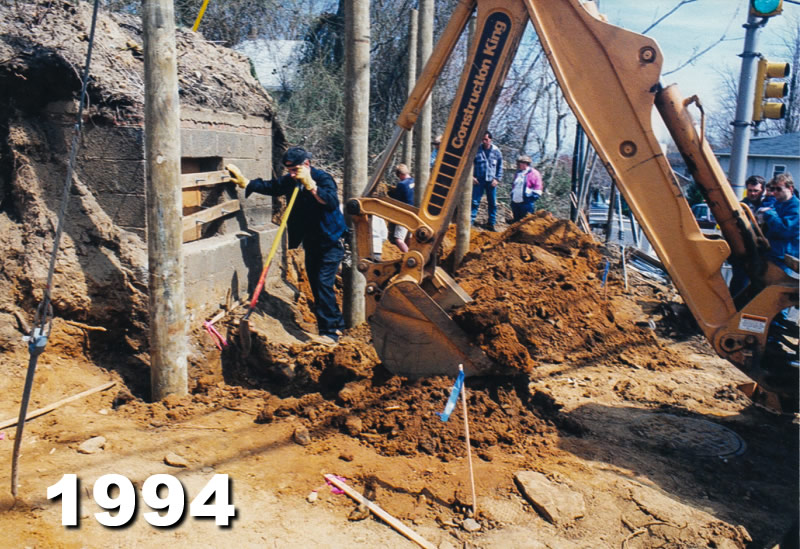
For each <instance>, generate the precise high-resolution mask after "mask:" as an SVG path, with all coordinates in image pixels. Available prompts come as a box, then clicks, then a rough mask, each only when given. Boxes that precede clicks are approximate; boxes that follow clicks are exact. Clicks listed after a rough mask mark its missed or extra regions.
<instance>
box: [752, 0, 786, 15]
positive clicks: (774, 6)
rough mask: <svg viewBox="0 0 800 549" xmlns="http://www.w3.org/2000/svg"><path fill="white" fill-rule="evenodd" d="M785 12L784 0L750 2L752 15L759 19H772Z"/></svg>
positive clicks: (754, 0)
mask: <svg viewBox="0 0 800 549" xmlns="http://www.w3.org/2000/svg"><path fill="white" fill-rule="evenodd" d="M782 11H783V0H750V14H751V15H755V16H757V17H772V16H773V15H779V14H780V13H781V12H782Z"/></svg>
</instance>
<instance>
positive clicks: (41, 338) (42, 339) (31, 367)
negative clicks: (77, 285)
mask: <svg viewBox="0 0 800 549" xmlns="http://www.w3.org/2000/svg"><path fill="white" fill-rule="evenodd" d="M99 5H100V0H94V9H93V11H92V30H91V32H90V33H89V46H88V51H87V52H86V66H85V68H84V70H83V85H82V86H81V96H80V102H79V104H78V117H77V121H76V122H75V127H74V129H73V132H72V144H71V148H70V154H69V164H68V165H67V179H66V181H65V182H64V192H63V193H62V195H61V210H60V211H59V213H58V228H57V229H56V235H55V238H54V239H53V253H52V254H51V255H50V269H49V270H48V271H47V284H46V285H45V289H44V299H43V300H42V303H41V304H40V305H39V308H38V309H37V311H36V323H35V325H34V328H33V332H31V334H30V336H29V337H30V339H29V340H28V352H29V353H30V360H29V361H28V373H27V375H26V376H25V388H24V389H23V391H22V401H21V402H20V406H19V421H18V422H17V434H16V436H15V437H14V454H13V456H12V459H11V495H13V496H14V497H16V496H17V475H18V473H19V471H18V467H17V465H18V461H19V449H20V445H21V444H22V432H23V429H24V427H25V416H26V415H27V413H28V402H29V401H30V397H31V388H32V387H33V377H34V374H35V373H36V363H37V361H38V360H39V355H41V354H42V353H43V352H44V349H45V347H46V346H47V338H48V337H49V336H50V329H51V328H52V320H53V310H52V306H51V295H50V293H51V290H52V286H53V274H54V273H55V269H56V256H57V254H58V247H59V244H60V243H61V235H62V233H63V232H64V217H65V215H66V213H67V204H68V203H69V191H70V189H71V188H72V171H73V168H74V166H75V157H76V155H77V154H78V143H79V142H78V140H79V138H80V135H81V128H82V127H83V106H84V104H85V103H86V87H87V85H88V83H89V65H90V64H91V61H92V47H93V46H94V30H95V26H96V23H97V10H98V6H99Z"/></svg>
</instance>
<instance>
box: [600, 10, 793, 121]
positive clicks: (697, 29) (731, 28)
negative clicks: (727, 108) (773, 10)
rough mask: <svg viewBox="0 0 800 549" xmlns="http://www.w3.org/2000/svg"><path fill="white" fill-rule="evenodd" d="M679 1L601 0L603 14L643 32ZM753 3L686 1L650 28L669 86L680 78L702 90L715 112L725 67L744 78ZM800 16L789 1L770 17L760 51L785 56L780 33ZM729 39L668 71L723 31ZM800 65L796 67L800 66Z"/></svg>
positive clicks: (684, 89) (688, 88)
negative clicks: (746, 37)
mask: <svg viewBox="0 0 800 549" xmlns="http://www.w3.org/2000/svg"><path fill="white" fill-rule="evenodd" d="M678 3H679V0H638V1H636V0H599V7H600V11H601V13H604V14H605V15H606V16H607V17H608V21H609V23H612V24H614V25H617V26H620V27H624V28H626V29H629V30H632V31H635V32H642V31H643V30H645V29H646V28H647V27H648V26H650V24H651V23H653V22H655V21H656V20H657V19H658V18H659V17H661V16H662V15H664V14H665V13H667V12H668V11H669V10H670V9H672V8H673V7H674V6H676V5H677V4H678ZM748 6H749V2H748V1H747V0H695V1H694V2H691V3H688V4H685V5H683V6H681V7H680V8H679V9H678V10H677V11H676V12H675V13H673V14H672V15H670V16H669V17H668V18H667V19H665V20H664V21H662V22H661V23H659V24H658V25H657V26H656V27H655V28H653V29H652V30H651V31H649V32H648V33H647V36H649V37H651V38H654V39H655V40H656V42H658V45H659V47H660V48H661V51H662V53H663V55H664V64H663V66H662V79H661V82H662V84H664V85H668V84H672V83H677V84H678V88H679V89H680V91H681V94H682V95H683V96H684V97H688V96H691V95H694V94H697V95H698V96H699V97H700V99H701V100H702V101H703V104H704V105H706V107H707V110H711V111H713V109H714V107H715V106H716V104H717V103H716V99H715V96H716V89H717V87H718V86H719V85H720V82H721V80H722V78H721V76H720V74H719V73H720V71H722V70H725V69H733V71H734V74H735V75H736V81H737V82H738V80H739V71H740V68H741V58H740V57H739V54H741V53H742V49H743V47H744V34H745V29H744V28H743V27H742V25H743V24H744V23H746V22H747V15H748ZM798 18H800V5H798V4H790V3H787V2H786V1H785V0H784V3H783V13H782V14H781V15H777V16H774V17H771V18H769V21H768V22H767V25H766V26H765V27H763V28H762V29H761V30H760V32H759V34H758V51H759V52H761V53H762V54H764V55H765V56H766V57H767V58H768V59H770V60H771V61H772V60H774V61H790V59H781V58H779V56H778V52H780V51H781V42H780V37H779V35H780V34H781V33H784V34H785V33H786V32H787V31H788V30H789V28H790V27H791V26H792V25H793V24H795V22H796V21H797V19H798ZM723 35H725V37H726V39H725V40H724V41H723V42H721V43H719V44H717V45H716V46H715V47H714V48H713V49H711V50H710V51H709V52H707V53H705V54H704V55H703V56H701V57H700V58H699V59H698V60H697V61H696V62H695V63H694V64H692V65H689V66H687V67H685V68H682V69H680V70H678V71H677V72H674V73H672V74H668V75H666V76H663V74H664V73H666V72H668V71H671V70H673V69H675V68H677V67H678V66H679V65H681V64H683V63H684V62H686V61H687V60H688V59H689V58H691V57H692V55H693V53H694V52H695V51H701V50H703V49H705V48H706V47H708V46H709V45H711V44H713V43H714V42H716V41H717V40H719V38H720V37H721V36H723ZM798 69H800V67H792V70H798Z"/></svg>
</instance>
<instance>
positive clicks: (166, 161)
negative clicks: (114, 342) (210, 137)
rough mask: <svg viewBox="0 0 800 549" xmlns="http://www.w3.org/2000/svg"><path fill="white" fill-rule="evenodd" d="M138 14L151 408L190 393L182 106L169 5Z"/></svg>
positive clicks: (148, 1)
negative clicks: (141, 31)
mask: <svg viewBox="0 0 800 549" xmlns="http://www.w3.org/2000/svg"><path fill="white" fill-rule="evenodd" d="M142 8H143V10H142V25H143V27H144V80H145V82H144V93H145V101H144V129H145V147H144V150H145V173H146V196H147V257H148V265H149V286H150V385H151V388H150V389H151V398H152V399H153V400H154V401H155V400H161V399H163V398H165V397H166V396H167V395H170V394H179V395H183V394H186V393H187V392H188V376H187V368H186V309H185V307H186V302H185V298H184V286H183V250H182V249H181V247H182V244H183V238H182V234H181V215H182V198H181V185H180V172H181V159H180V155H181V140H180V113H179V108H180V103H179V99H178V68H177V55H176V46H175V12H174V8H173V3H172V1H171V0H145V1H144V2H143V4H142Z"/></svg>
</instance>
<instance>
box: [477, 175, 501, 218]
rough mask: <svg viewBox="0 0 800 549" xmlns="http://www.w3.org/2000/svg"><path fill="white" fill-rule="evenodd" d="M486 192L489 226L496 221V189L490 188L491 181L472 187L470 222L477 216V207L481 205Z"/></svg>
mask: <svg viewBox="0 0 800 549" xmlns="http://www.w3.org/2000/svg"><path fill="white" fill-rule="evenodd" d="M484 192H486V202H487V203H488V205H489V225H494V223H495V221H497V187H492V182H491V181H482V182H480V183H478V184H477V185H473V186H472V216H471V219H472V222H473V223H475V217H477V215H478V206H480V204H481V199H482V198H483V193H484Z"/></svg>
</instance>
